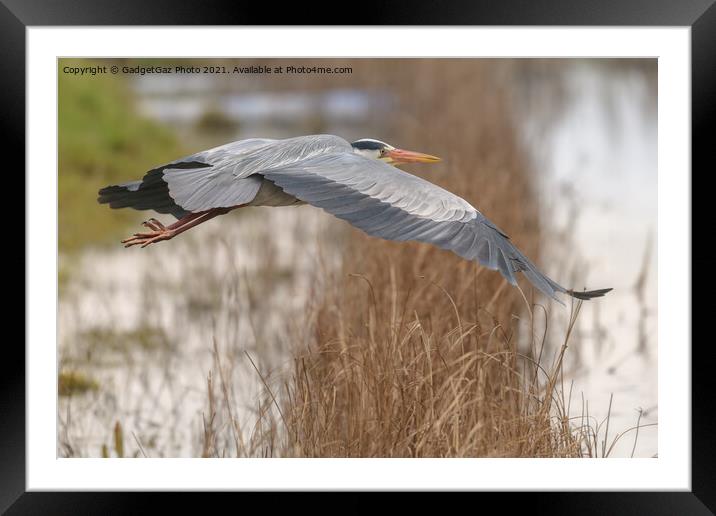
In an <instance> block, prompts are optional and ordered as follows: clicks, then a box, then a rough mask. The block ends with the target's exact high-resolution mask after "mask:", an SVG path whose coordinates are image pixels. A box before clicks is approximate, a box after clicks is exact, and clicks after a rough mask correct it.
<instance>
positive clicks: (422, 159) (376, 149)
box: [351, 138, 440, 165]
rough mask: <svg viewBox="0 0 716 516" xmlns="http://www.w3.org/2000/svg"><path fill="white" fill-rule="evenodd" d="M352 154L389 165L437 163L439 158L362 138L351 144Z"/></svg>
mask: <svg viewBox="0 0 716 516" xmlns="http://www.w3.org/2000/svg"><path fill="white" fill-rule="evenodd" d="M351 145H352V146H353V152H355V153H356V154H360V155H362V156H365V157H366V158H370V159H379V160H381V161H384V162H386V163H388V164H389V165H402V164H403V163H437V162H438V161H440V158H438V157H435V156H431V155H430V154H423V153H422V152H414V151H409V150H403V149H396V148H395V147H393V146H392V145H390V144H388V143H385V142H382V141H380V140H374V139H372V138H362V139H360V140H356V141H354V142H353V143H351Z"/></svg>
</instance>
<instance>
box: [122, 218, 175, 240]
mask: <svg viewBox="0 0 716 516" xmlns="http://www.w3.org/2000/svg"><path fill="white" fill-rule="evenodd" d="M142 225H143V226H144V227H146V228H148V229H150V230H151V232H150V233H134V235H132V236H131V237H129V238H125V239H124V240H122V243H123V244H124V247H132V246H133V245H141V246H142V247H147V246H148V245H149V244H154V243H156V242H161V241H162V240H170V239H172V238H174V236H175V235H176V234H177V233H176V231H174V230H173V229H169V228H167V227H166V226H165V225H164V224H162V223H161V222H159V221H158V220H157V219H154V218H152V219H149V220H145V221H144V222H142Z"/></svg>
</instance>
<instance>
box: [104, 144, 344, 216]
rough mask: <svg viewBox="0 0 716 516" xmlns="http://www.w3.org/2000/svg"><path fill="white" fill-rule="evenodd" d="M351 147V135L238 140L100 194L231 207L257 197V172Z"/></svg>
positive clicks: (133, 204)
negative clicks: (346, 138) (342, 136)
mask: <svg viewBox="0 0 716 516" xmlns="http://www.w3.org/2000/svg"><path fill="white" fill-rule="evenodd" d="M350 150H351V146H350V144H349V143H348V142H347V141H345V140H344V139H342V138H339V137H338V136H332V135H310V136H300V137H297V138H289V139H285V140H270V139H264V138H251V139H247V140H240V141H236V142H231V143H228V144H226V145H222V146H220V147H215V148H213V149H209V150H205V151H202V152H198V153H196V154H192V155H190V156H186V157H184V158H181V159H179V160H176V161H173V162H171V163H168V164H166V165H163V166H161V167H158V168H155V169H153V170H150V171H149V172H147V173H146V174H145V176H144V177H143V178H142V180H141V181H139V182H137V181H134V182H131V183H125V184H122V185H114V186H109V187H107V188H103V189H102V190H100V192H99V199H98V200H99V202H100V203H109V205H110V207H112V208H127V207H129V208H135V209H139V210H147V209H153V210H155V211H158V212H159V213H172V214H173V215H175V216H177V218H178V217H181V216H183V215H185V214H187V213H197V212H202V211H206V210H210V209H212V208H229V207H232V206H237V205H240V204H248V203H249V202H251V200H253V199H254V197H256V194H257V193H258V191H259V189H260V188H261V184H262V182H263V179H262V178H261V177H260V176H258V175H256V173H257V172H259V171H260V170H262V169H264V168H271V167H280V166H285V165H289V164H291V163H294V162H296V161H299V160H302V159H306V158H309V157H313V156H317V155H319V154H322V153H327V152H337V151H343V152H346V151H350Z"/></svg>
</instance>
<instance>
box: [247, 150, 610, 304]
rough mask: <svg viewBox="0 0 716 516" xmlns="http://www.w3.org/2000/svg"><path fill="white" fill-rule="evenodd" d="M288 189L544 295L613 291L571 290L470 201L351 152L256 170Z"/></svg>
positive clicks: (385, 234)
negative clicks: (519, 280) (519, 278)
mask: <svg viewBox="0 0 716 516" xmlns="http://www.w3.org/2000/svg"><path fill="white" fill-rule="evenodd" d="M260 174H261V175H262V176H264V177H265V178H266V179H268V180H270V181H272V182H274V183H275V184H276V185H278V186H279V187H280V188H282V189H283V190H284V191H285V192H287V193H289V194H291V195H293V196H295V197H296V198H298V199H300V200H302V201H304V202H307V203H309V204H312V205H314V206H317V207H319V208H322V209H324V210H325V211H327V212H328V213H331V214H333V215H335V216H336V217H339V218H341V219H343V220H346V221H348V222H349V223H351V224H352V225H353V226H355V227H357V228H359V229H361V230H363V231H365V232H366V233H367V234H369V235H371V236H376V237H380V238H385V239H388V240H416V241H419V242H427V243H431V244H434V245H437V246H439V247H442V248H443V249H449V250H450V251H453V252H454V253H456V254H458V255H460V256H462V257H463V258H466V259H468V260H477V261H479V262H480V263H481V264H482V265H484V266H486V267H489V268H490V269H495V270H499V271H500V272H501V273H502V275H503V276H504V277H505V278H506V279H507V280H508V281H509V282H510V283H512V284H513V285H514V284H516V279H515V274H516V273H518V272H523V273H524V274H525V276H527V278H528V279H529V280H530V282H531V283H532V284H533V285H534V286H535V287H536V288H537V289H538V290H540V291H541V292H542V293H544V294H545V295H547V296H550V297H552V298H554V299H557V298H556V296H555V293H556V292H563V293H566V294H569V295H572V296H574V297H577V298H580V299H590V298H592V297H597V296H602V295H604V294H605V293H606V292H608V291H609V290H610V289H604V290H594V291H590V292H573V291H571V290H567V289H565V288H564V287H562V286H560V285H559V284H557V283H556V282H554V281H553V280H551V279H550V278H548V277H547V276H545V275H544V274H542V273H541V272H540V271H539V270H538V269H537V267H535V265H534V264H533V263H532V262H531V261H530V260H528V259H527V257H525V255H524V254H522V253H521V252H520V251H519V250H518V249H517V248H516V247H515V246H514V245H513V244H512V242H511V241H510V239H509V237H507V235H506V234H505V233H504V232H502V231H501V230H500V229H499V228H498V227H497V226H495V225H494V224H493V223H492V222H490V221H489V220H488V219H487V218H486V217H485V216H484V215H482V214H481V213H480V212H479V211H478V210H476V209H475V208H474V207H473V206H471V205H470V204H469V203H468V202H467V201H465V200H464V199H462V198H460V197H458V196H457V195H454V194H452V193H450V192H448V191H447V190H444V189H442V188H440V187H439V186H437V185H434V184H432V183H430V182H428V181H425V180H423V179H421V178H419V177H417V176H414V175H412V174H408V173H407V172H403V171H402V170H399V169H397V168H395V167H392V166H390V165H387V164H385V163H383V162H381V161H377V160H370V159H367V158H364V157H362V156H360V155H357V154H353V153H334V154H324V155H320V156H316V157H314V158H309V159H305V160H303V161H301V162H299V163H296V164H294V165H291V166H287V167H280V168H274V169H268V170H262V171H261V172H260Z"/></svg>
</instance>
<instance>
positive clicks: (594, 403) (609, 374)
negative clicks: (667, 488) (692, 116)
mask: <svg viewBox="0 0 716 516" xmlns="http://www.w3.org/2000/svg"><path fill="white" fill-rule="evenodd" d="M562 73H563V76H562V79H561V81H560V83H561V84H560V95H561V96H562V98H563V99H564V100H563V102H564V105H563V106H562V107H561V109H560V110H559V114H557V115H556V116H555V115H554V114H553V113H554V111H552V114H551V115H550V116H549V117H548V118H547V119H545V117H544V116H543V114H540V113H539V112H537V111H536V110H533V111H532V113H534V115H533V116H532V117H531V118H528V119H527V120H526V121H525V123H524V125H523V128H522V130H523V136H524V139H525V141H526V142H527V143H528V146H529V148H530V149H531V151H532V154H533V156H534V158H535V163H536V166H535V170H536V171H537V173H538V174H539V176H538V177H539V178H540V184H539V192H540V194H541V195H542V198H543V203H542V205H543V208H544V211H545V217H546V218H547V219H548V220H549V223H548V227H554V228H557V231H556V233H557V234H558V233H559V230H560V229H562V228H569V229H568V233H569V235H570V239H569V241H568V242H566V243H565V242H563V241H560V239H559V238H557V237H555V238H554V240H555V242H554V245H553V246H551V249H552V250H553V252H551V253H549V254H548V257H544V258H543V261H548V260H549V261H552V262H555V263H564V261H565V257H570V258H572V260H570V259H567V260H566V262H567V263H568V264H569V263H574V259H576V260H578V261H579V266H578V268H576V269H575V273H574V281H575V282H577V283H574V285H575V287H577V288H579V287H582V286H585V287H588V288H601V287H613V288H614V291H613V292H611V293H609V294H608V295H607V297H605V298H604V299H599V300H595V301H592V302H589V303H585V304H584V305H583V309H582V313H581V316H580V323H579V326H578V329H579V335H580V337H581V338H580V340H579V347H578V349H574V348H570V350H569V352H568V353H569V355H568V356H569V357H570V358H575V360H574V361H573V363H572V367H573V368H574V369H575V370H574V371H573V374H572V375H570V377H569V378H567V382H570V381H571V380H574V385H573V387H572V393H573V405H572V406H573V408H576V410H573V412H576V413H577V414H579V413H580V412H581V403H582V401H581V394H582V393H583V394H584V399H586V400H589V413H590V415H591V416H594V422H602V421H604V420H605V419H606V417H607V414H610V422H609V428H610V436H609V437H610V438H609V439H607V442H608V443H609V442H611V438H613V436H614V435H615V433H616V432H622V431H624V430H626V429H628V428H630V427H633V426H635V425H636V423H637V420H638V417H639V411H640V410H642V413H641V423H640V424H641V425H654V424H655V423H656V422H657V416H658V400H657V354H658V353H657V289H656V286H657V285H656V278H657V274H656V273H657V256H656V230H657V227H656V221H657V204H656V199H657V190H656V189H657V132H656V131H657V129H656V128H657V125H656V93H655V91H654V90H653V83H650V77H649V75H648V74H645V73H644V71H643V70H640V69H637V70H630V69H624V68H621V67H616V68H614V69H609V68H607V69H605V68H603V67H601V66H590V65H586V64H584V63H580V64H574V65H570V66H567V67H566V68H565V69H564V70H563V71H562ZM554 92H555V90H554V88H553V86H551V85H549V84H548V85H545V86H544V87H542V88H540V87H539V86H536V87H533V88H532V89H531V90H530V95H531V97H530V98H529V99H526V98H525V96H524V93H522V97H519V95H520V93H518V98H521V101H522V102H523V103H524V104H525V105H526V104H527V103H528V102H529V101H531V102H532V103H544V104H549V103H550V101H551V100H553V98H552V97H551V96H552V95H554ZM545 126H546V127H547V130H546V131H545ZM553 273H554V276H553V277H558V278H565V275H564V269H561V270H555V271H553ZM642 275H643V280H642V281H641V285H640V286H638V287H637V283H638V282H639V278H640V276H642ZM562 324H563V325H564V321H562ZM558 334H559V332H558ZM568 385H569V383H568ZM612 395H613V400H612V404H611V411H610V409H609V406H610V398H611V396H612ZM605 428H606V423H603V424H602V430H605ZM634 437H635V431H631V432H629V433H628V434H626V435H625V436H624V438H622V439H620V440H619V441H618V443H617V445H616V446H615V447H614V449H613V451H612V453H611V454H610V456H631V454H632V451H633V452H634V456H635V457H652V456H654V455H656V454H657V441H658V439H657V427H656V426H647V427H644V428H640V430H639V436H638V441H637V444H636V446H635V447H634ZM600 453H601V450H600Z"/></svg>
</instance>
